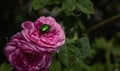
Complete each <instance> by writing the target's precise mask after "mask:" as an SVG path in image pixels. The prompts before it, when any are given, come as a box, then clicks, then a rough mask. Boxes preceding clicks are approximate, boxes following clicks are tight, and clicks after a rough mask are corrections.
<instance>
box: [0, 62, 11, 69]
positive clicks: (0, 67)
mask: <svg viewBox="0 0 120 71" xmlns="http://www.w3.org/2000/svg"><path fill="white" fill-rule="evenodd" d="M11 70H12V67H11V66H10V65H9V64H7V63H2V64H0V71H11Z"/></svg>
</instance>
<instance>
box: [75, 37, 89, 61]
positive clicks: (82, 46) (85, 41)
mask: <svg viewBox="0 0 120 71" xmlns="http://www.w3.org/2000/svg"><path fill="white" fill-rule="evenodd" d="M76 47H78V48H79V50H80V54H79V56H78V57H79V59H83V58H85V57H86V56H87V55H88V53H89V52H90V43H89V38H88V37H87V36H84V37H82V38H80V39H79V40H78V41H77V42H76Z"/></svg>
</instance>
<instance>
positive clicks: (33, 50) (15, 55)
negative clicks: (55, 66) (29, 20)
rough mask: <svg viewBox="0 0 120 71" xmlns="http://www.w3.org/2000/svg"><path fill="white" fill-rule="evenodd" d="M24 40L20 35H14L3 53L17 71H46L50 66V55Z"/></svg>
mask: <svg viewBox="0 0 120 71" xmlns="http://www.w3.org/2000/svg"><path fill="white" fill-rule="evenodd" d="M37 48H38V46H35V45H33V44H31V43H29V42H26V40H24V38H23V36H22V35H21V34H20V33H17V34H16V35H14V36H13V37H12V39H11V41H10V42H9V43H8V44H7V46H6V47H5V49H4V51H5V54H6V56H7V58H8V60H9V61H10V63H11V64H12V65H13V66H14V67H15V68H16V70H17V71H47V70H48V68H49V66H50V64H51V53H49V52H43V51H40V50H38V49H37Z"/></svg>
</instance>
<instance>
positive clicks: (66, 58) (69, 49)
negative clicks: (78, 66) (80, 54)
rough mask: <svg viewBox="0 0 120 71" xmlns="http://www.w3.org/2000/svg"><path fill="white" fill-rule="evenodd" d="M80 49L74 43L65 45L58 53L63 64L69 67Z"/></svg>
mask: <svg viewBox="0 0 120 71" xmlns="http://www.w3.org/2000/svg"><path fill="white" fill-rule="evenodd" d="M77 51H78V49H77V48H76V47H75V46H74V45H72V44H66V45H64V46H63V47H62V48H61V50H60V52H59V53H58V59H59V61H60V63H61V64H63V65H64V66H65V67H67V68H69V67H70V66H71V65H72V64H73V63H74V61H75V60H76V57H77V56H76V53H77Z"/></svg>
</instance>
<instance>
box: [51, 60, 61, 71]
mask: <svg viewBox="0 0 120 71" xmlns="http://www.w3.org/2000/svg"><path fill="white" fill-rule="evenodd" d="M49 71H61V65H60V63H59V61H57V60H52V64H51V66H50V69H49Z"/></svg>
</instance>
